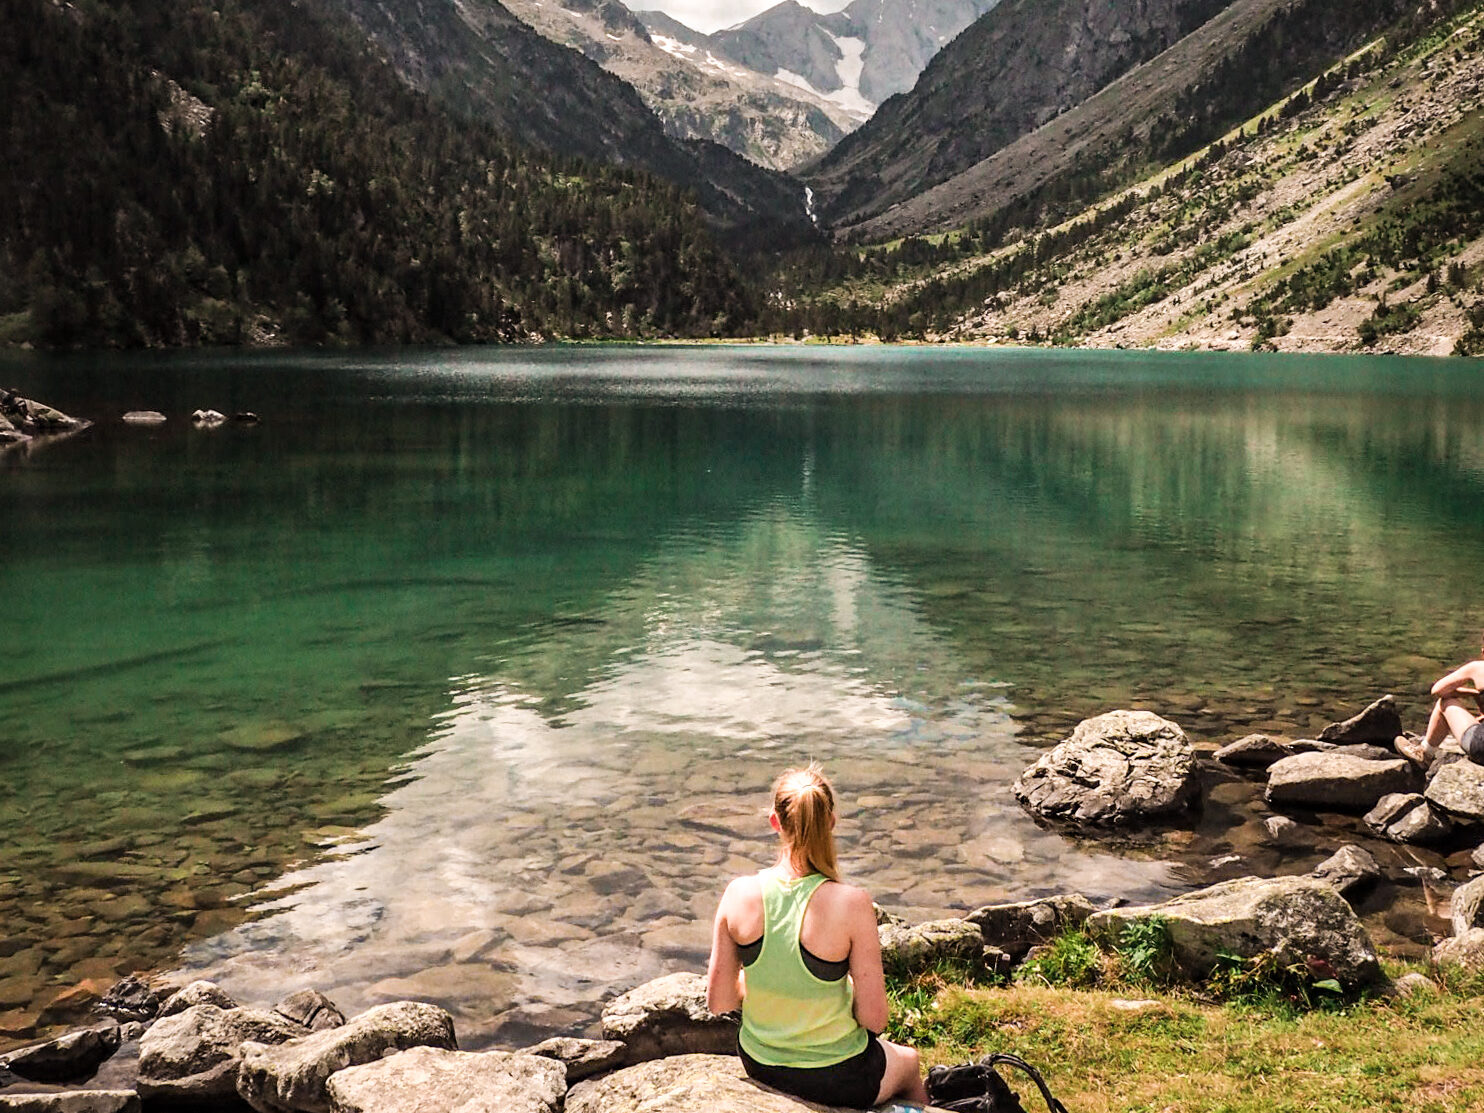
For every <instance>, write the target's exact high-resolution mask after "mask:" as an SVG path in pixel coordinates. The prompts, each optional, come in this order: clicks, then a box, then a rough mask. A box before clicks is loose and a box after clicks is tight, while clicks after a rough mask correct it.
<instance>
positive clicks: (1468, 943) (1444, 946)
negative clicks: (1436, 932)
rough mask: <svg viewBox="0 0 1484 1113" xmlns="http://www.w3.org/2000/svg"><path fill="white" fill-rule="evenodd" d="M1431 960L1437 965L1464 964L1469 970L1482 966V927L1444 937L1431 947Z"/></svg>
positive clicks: (1483, 936) (1483, 961)
mask: <svg viewBox="0 0 1484 1113" xmlns="http://www.w3.org/2000/svg"><path fill="white" fill-rule="evenodd" d="M1432 960H1433V962H1434V963H1436V964H1437V965H1439V966H1466V967H1468V968H1469V969H1471V970H1477V969H1479V968H1480V967H1484V928H1469V929H1468V931H1466V932H1464V933H1463V934H1462V935H1455V936H1453V937H1452V938H1451V939H1444V940H1443V941H1442V942H1441V943H1439V944H1438V945H1437V946H1436V947H1434V948H1433V949H1432Z"/></svg>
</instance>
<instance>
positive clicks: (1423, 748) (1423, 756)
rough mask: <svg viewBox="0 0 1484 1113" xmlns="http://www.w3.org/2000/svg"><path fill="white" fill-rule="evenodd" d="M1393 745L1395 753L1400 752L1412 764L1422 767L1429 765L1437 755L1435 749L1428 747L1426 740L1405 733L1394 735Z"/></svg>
mask: <svg viewBox="0 0 1484 1113" xmlns="http://www.w3.org/2000/svg"><path fill="white" fill-rule="evenodd" d="M1395 745H1396V752H1397V753H1399V754H1401V755H1402V757H1404V758H1406V759H1407V760H1408V761H1410V762H1411V763H1412V764H1413V765H1417V766H1420V767H1421V768H1423V769H1426V768H1427V767H1428V766H1429V765H1431V764H1432V759H1433V758H1434V757H1435V756H1436V755H1437V751H1436V750H1433V749H1429V748H1428V745H1427V742H1426V741H1425V740H1423V739H1421V738H1408V737H1407V736H1406V735H1401V734H1399V735H1397V737H1396V743H1395Z"/></svg>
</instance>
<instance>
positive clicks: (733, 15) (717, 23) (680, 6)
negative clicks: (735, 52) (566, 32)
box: [624, 0, 850, 34]
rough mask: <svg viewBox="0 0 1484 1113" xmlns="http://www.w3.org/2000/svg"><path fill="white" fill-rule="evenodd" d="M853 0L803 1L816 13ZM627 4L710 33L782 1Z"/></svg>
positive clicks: (644, 0)
mask: <svg viewBox="0 0 1484 1113" xmlns="http://www.w3.org/2000/svg"><path fill="white" fill-rule="evenodd" d="M849 2H850V0H800V3H802V4H803V5H804V6H805V7H806V8H813V9H814V10H815V11H816V12H838V11H839V10H840V9H841V8H843V7H845V5H846V4H848V3H849ZM624 3H625V4H627V5H628V6H629V7H630V8H632V9H633V10H634V11H636V12H642V11H646V10H654V9H656V8H657V9H659V10H660V11H662V12H664V13H665V14H666V15H671V16H674V17H675V18H676V19H678V20H680V22H681V23H684V24H685V25H686V26H687V27H694V28H695V29H696V30H697V31H705V32H706V33H707V34H710V33H711V32H712V31H720V30H721V29H722V28H723V27H731V26H734V25H735V24H738V23H741V22H742V21H743V20H745V19H751V18H752V17H753V16H755V15H757V13H758V12H762V11H767V10H768V9H769V8H771V7H773V5H775V4H777V3H778V0H624Z"/></svg>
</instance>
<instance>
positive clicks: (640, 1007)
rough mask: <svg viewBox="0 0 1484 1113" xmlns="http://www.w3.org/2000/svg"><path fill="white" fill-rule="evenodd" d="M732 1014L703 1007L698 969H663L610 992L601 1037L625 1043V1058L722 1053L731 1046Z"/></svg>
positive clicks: (703, 982)
mask: <svg viewBox="0 0 1484 1113" xmlns="http://www.w3.org/2000/svg"><path fill="white" fill-rule="evenodd" d="M737 1028H738V1023H737V1019H736V1017H735V1016H733V1015H727V1016H717V1015H716V1014H715V1013H713V1012H711V1010H710V1009H708V1008H707V1007H706V979H705V978H703V977H702V976H701V975H700V974H689V973H684V974H666V975H665V976H664V977H663V978H656V979H655V980H654V981H652V982H646V983H644V984H643V985H641V986H639V987H638V988H636V989H631V990H629V992H627V993H625V994H624V995H623V996H621V997H615V998H614V999H613V1000H612V1001H610V1002H609V1003H608V1006H607V1007H606V1008H605V1009H604V1010H603V1038H604V1039H609V1040H619V1041H620V1042H622V1043H623V1044H625V1045H626V1046H627V1048H628V1052H627V1059H628V1062H629V1063H640V1062H644V1061H645V1060H648V1059H662V1058H665V1057H667V1056H673V1055H691V1054H713V1055H726V1054H730V1053H732V1052H734V1051H735V1050H736V1047H737Z"/></svg>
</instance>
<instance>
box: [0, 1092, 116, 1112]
mask: <svg viewBox="0 0 1484 1113" xmlns="http://www.w3.org/2000/svg"><path fill="white" fill-rule="evenodd" d="M139 1110H140V1104H139V1095H138V1094H136V1093H135V1092H134V1091H133V1090H60V1091H54V1092H52V1093H49V1094H0V1113H139Z"/></svg>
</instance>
